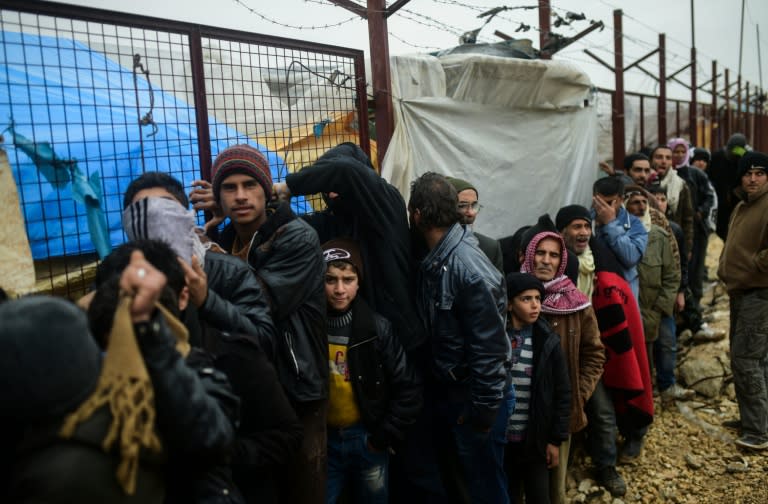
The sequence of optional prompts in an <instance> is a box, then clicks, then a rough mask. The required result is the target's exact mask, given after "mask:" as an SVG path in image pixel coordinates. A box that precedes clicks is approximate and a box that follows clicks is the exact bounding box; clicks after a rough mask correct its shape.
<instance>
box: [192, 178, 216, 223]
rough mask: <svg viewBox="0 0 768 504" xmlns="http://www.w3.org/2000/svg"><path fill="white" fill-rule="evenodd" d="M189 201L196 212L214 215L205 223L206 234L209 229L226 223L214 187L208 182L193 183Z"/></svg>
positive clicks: (197, 181) (196, 181)
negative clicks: (223, 222)
mask: <svg viewBox="0 0 768 504" xmlns="http://www.w3.org/2000/svg"><path fill="white" fill-rule="evenodd" d="M189 201H190V202H191V203H192V208H193V209H195V210H196V211H197V210H203V211H205V212H210V213H211V214H212V215H213V217H211V219H210V220H209V221H208V222H206V223H205V232H206V233H207V232H208V230H209V229H211V228H214V227H216V226H218V225H219V224H221V223H222V221H224V213H223V212H222V211H221V207H220V206H219V204H218V203H217V202H216V198H214V197H213V186H212V185H211V183H210V182H208V181H207V180H195V181H194V182H192V192H191V193H189Z"/></svg>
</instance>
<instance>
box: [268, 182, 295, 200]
mask: <svg viewBox="0 0 768 504" xmlns="http://www.w3.org/2000/svg"><path fill="white" fill-rule="evenodd" d="M272 198H273V199H276V200H277V201H290V199H291V190H290V189H289V188H288V184H286V183H285V182H278V183H276V184H274V185H273V186H272Z"/></svg>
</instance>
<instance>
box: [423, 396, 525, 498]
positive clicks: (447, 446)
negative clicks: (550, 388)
mask: <svg viewBox="0 0 768 504" xmlns="http://www.w3.org/2000/svg"><path fill="white" fill-rule="evenodd" d="M465 404H466V403H465V402H464V401H455V400H451V399H447V398H446V400H438V401H437V404H436V408H435V409H436V411H435V424H434V426H435V443H436V449H437V450H438V464H439V465H440V472H441V476H442V479H443V485H444V486H445V488H446V494H447V496H448V499H449V500H448V502H465V503H472V504H486V503H487V504H508V503H509V496H508V495H507V477H506V475H505V473H504V447H505V445H506V429H507V423H508V421H509V416H510V415H511V414H512V409H513V408H514V392H513V391H512V389H511V387H510V389H509V390H508V391H507V393H506V394H505V399H504V400H503V401H502V402H501V405H500V407H499V410H498V413H497V416H496V420H495V422H494V425H493V427H492V428H491V431H490V432H479V431H477V430H475V429H474V428H472V426H471V425H469V424H466V423H462V424H459V423H458V422H457V420H458V418H459V416H460V415H461V414H462V412H463V410H464V407H465Z"/></svg>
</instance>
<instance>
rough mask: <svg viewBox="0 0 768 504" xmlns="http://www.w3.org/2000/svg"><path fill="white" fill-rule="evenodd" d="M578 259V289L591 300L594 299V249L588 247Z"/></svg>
mask: <svg viewBox="0 0 768 504" xmlns="http://www.w3.org/2000/svg"><path fill="white" fill-rule="evenodd" d="M576 257H577V258H578V259H579V276H578V278H577V279H576V288H578V289H579V290H580V291H581V292H583V293H584V295H586V296H587V297H588V298H589V299H592V292H594V290H595V256H594V255H592V248H591V247H589V246H587V248H586V249H585V250H584V252H582V253H581V254H579V255H577V256H576Z"/></svg>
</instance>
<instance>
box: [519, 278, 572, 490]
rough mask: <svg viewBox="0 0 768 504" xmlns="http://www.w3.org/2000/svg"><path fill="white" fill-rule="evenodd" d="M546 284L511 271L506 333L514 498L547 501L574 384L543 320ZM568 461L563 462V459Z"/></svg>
mask: <svg viewBox="0 0 768 504" xmlns="http://www.w3.org/2000/svg"><path fill="white" fill-rule="evenodd" d="M543 297H544V285H543V284H542V283H541V281H540V280H538V279H537V278H536V277H535V276H533V275H531V274H529V273H510V274H509V275H507V298H508V300H509V303H508V305H507V307H508V310H509V313H508V318H507V335H508V336H509V338H510V341H511V343H512V382H513V384H514V387H515V392H516V398H517V404H516V406H515V412H514V414H513V415H512V417H511V418H510V419H509V424H508V427H507V440H508V444H507V448H506V453H505V457H504V460H505V462H504V465H505V470H506V473H507V482H508V486H509V496H510V500H511V501H512V502H521V501H522V499H521V498H520V497H521V495H522V492H523V491H524V492H525V502H527V503H528V504H534V503H545V504H547V503H549V502H550V490H549V488H550V485H549V478H550V475H549V471H550V469H553V468H555V467H557V466H558V464H560V463H561V461H560V460H559V454H560V448H559V446H560V443H561V442H562V441H564V440H566V439H568V435H569V430H568V423H569V419H570V403H571V384H570V380H569V378H568V366H567V364H566V362H565V359H564V357H563V353H562V351H561V349H560V338H559V336H558V335H557V334H556V333H555V332H554V331H553V330H552V329H551V328H550V326H549V324H547V322H546V321H544V320H540V319H539V315H540V314H541V300H542V298H543ZM562 462H563V463H564V461H562Z"/></svg>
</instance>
